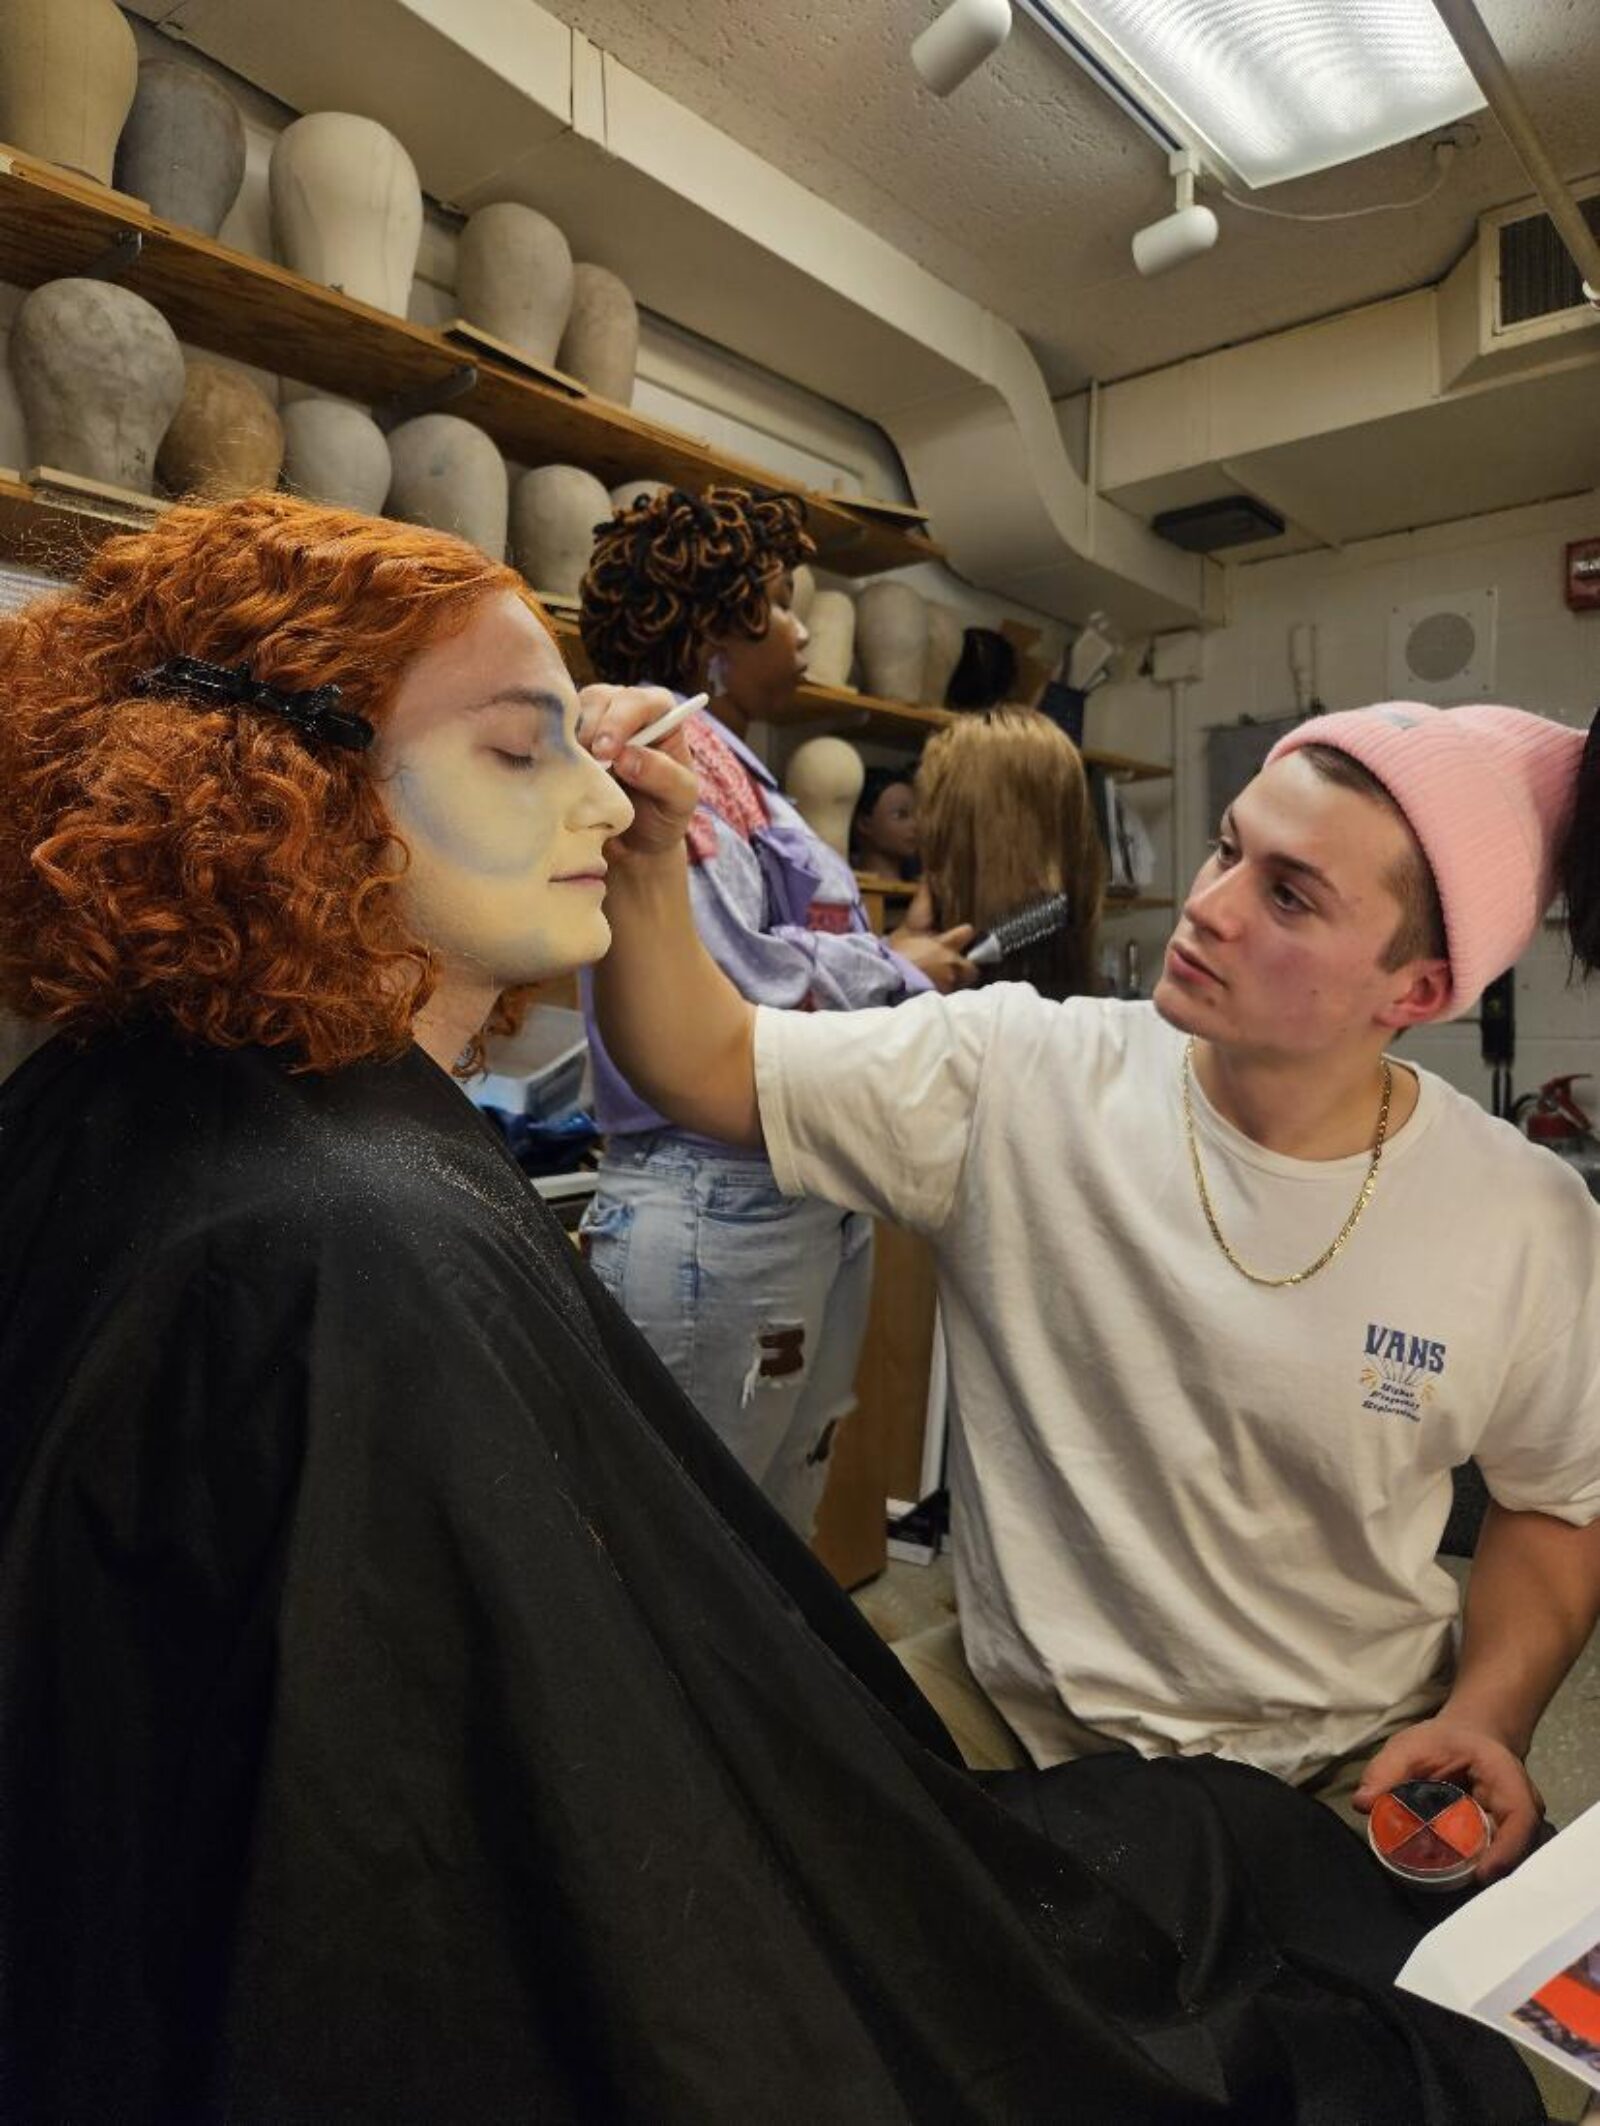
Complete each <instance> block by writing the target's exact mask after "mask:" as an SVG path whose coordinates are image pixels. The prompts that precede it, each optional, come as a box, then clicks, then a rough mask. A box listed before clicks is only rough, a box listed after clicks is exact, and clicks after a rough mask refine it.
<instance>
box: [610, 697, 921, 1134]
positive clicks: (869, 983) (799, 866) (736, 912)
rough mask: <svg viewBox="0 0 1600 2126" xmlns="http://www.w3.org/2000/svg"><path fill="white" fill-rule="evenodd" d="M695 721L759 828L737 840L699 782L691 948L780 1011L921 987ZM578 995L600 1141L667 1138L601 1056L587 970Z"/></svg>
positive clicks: (842, 881) (797, 831)
mask: <svg viewBox="0 0 1600 2126" xmlns="http://www.w3.org/2000/svg"><path fill="white" fill-rule="evenodd" d="M699 720H700V721H703V722H704V723H705V724H707V725H709V727H710V731H711V733H712V734H714V736H715V737H716V738H717V739H718V740H720V741H721V743H722V744H723V745H724V746H725V747H726V748H727V749H728V751H729V752H730V753H732V754H733V756H734V758H735V760H736V761H737V763H738V765H739V766H740V767H741V768H742V769H743V770H744V771H745V772H746V774H748V775H749V777H750V778H751V780H752V781H753V782H754V783H755V784H756V785H757V786H758V787H759V790H760V795H761V806H762V809H763V810H764V811H765V813H766V816H767V824H766V825H765V826H757V827H756V828H754V829H753V831H751V833H750V835H749V838H748V840H747V839H746V838H745V836H744V835H743V834H742V833H740V832H739V830H738V829H737V828H736V827H734V826H732V825H730V824H729V822H728V820H727V819H726V818H724V817H723V815H722V814H721V813H720V812H718V811H717V810H716V809H715V807H714V805H713V804H711V803H710V802H708V801H707V797H706V794H705V783H704V779H702V785H701V791H702V794H701V803H700V807H699V812H698V814H697V825H698V832H697V833H696V834H695V835H694V837H693V839H694V842H695V844H696V846H697V847H699V848H701V849H704V850H706V851H707V853H706V854H704V855H702V856H701V857H700V858H699V860H698V861H692V862H691V863H690V866H689V899H690V903H691V905H692V907H693V909H694V920H695V928H696V929H697V930H698V931H699V933H700V939H701V942H702V943H703V944H704V946H705V948H706V950H707V951H708V952H709V953H710V955H711V957H712V958H713V959H714V960H715V961H716V963H717V965H718V966H719V967H720V968H721V969H722V971H723V973H724V974H725V975H726V976H727V977H728V979H729V981H731V982H732V983H733V985H734V987H735V988H736V989H737V990H738V991H739V993H740V995H741V996H744V997H748V998H749V1000H750V1002H751V1003H752V1004H774V1005H777V1006H779V1007H780V1008H782V1009H786V1010H790V1011H859V1010H861V1009H862V1008H863V1006H865V1005H869V1004H899V1003H901V1002H903V1000H904V999H905V998H906V997H909V996H915V995H916V994H918V993H919V992H920V991H922V990H924V989H927V988H929V987H931V984H930V983H929V981H928V978H927V976H926V975H924V974H922V973H920V972H919V971H918V970H917V969H916V968H915V967H913V966H912V965H911V963H910V961H909V960H904V959H902V958H901V957H900V955H899V953H897V952H894V951H891V949H890V948H889V946H887V945H886V944H885V943H884V941H883V940H882V938H880V937H878V936H876V935H875V934H874V932H873V930H872V928H871V926H870V925H869V923H868V922H867V916H866V910H865V909H864V908H863V907H862V905H861V895H860V894H859V893H858V892H857V890H856V882H855V876H854V874H853V873H852V871H851V869H850V866H849V865H848V864H847V863H846V862H845V861H844V859H843V857H841V856H840V855H839V854H838V853H837V851H835V850H833V849H830V848H829V847H828V844H827V843H826V842H825V841H823V840H821V839H820V837H819V836H817V835H815V834H813V833H812V831H811V829H810V828H809V827H808V826H807V825H806V823H805V821H804V820H803V819H802V818H801V817H800V815H799V813H798V812H797V811H796V810H795V809H794V807H793V805H791V804H790V803H789V800H788V799H787V798H786V797H785V796H784V795H783V792H782V791H781V790H780V789H779V788H778V785H777V782H776V780H775V778H774V776H773V774H772V771H771V769H770V768H769V767H768V766H767V764H766V762H765V761H762V760H758V759H757V758H756V756H755V754H754V753H752V752H751V751H750V749H749V747H748V746H746V745H744V744H743V743H742V742H741V740H739V739H737V738H736V737H735V736H734V735H733V733H732V732H731V731H729V730H727V729H726V728H725V727H724V726H723V725H722V724H720V723H719V722H718V721H717V719H716V718H715V717H714V716H710V715H707V714H706V712H705V711H704V710H702V711H701V712H700V718H699ZM582 993H583V1012H584V1021H585V1025H586V1027H587V1030H588V1035H589V1051H590V1054H591V1056H592V1058H593V1061H594V1090H595V1113H596V1120H597V1121H598V1122H599V1124H600V1127H601V1129H602V1130H603V1131H604V1132H605V1134H606V1135H607V1136H608V1137H617V1136H627V1135H630V1134H637V1133H638V1132H640V1131H643V1130H660V1129H670V1128H671V1127H672V1125H671V1124H670V1123H669V1122H668V1121H667V1118H666V1117H665V1115H661V1114H658V1113H657V1112H656V1110H655V1109H654V1108H653V1107H650V1106H649V1105H647V1103H646V1102H645V1101H643V1100H641V1099H640V1098H639V1095H638V1094H637V1093H636V1092H635V1091H634V1090H633V1088H632V1086H631V1085H629V1083H628V1081H627V1080H626V1079H625V1078H624V1077H623V1076H622V1074H621V1073H620V1071H618V1069H617V1068H616V1066H615V1064H614V1063H613V1062H612V1061H611V1058H610V1057H609V1056H608V1055H607V1054H606V1051H605V1044H604V1042H602V1040H601V1039H600V1034H599V1030H598V1028H597V1027H596V1025H595V1022H594V996H593V989H592V984H591V981H590V977H589V972H588V970H587V969H585V970H584V974H583V980H582Z"/></svg>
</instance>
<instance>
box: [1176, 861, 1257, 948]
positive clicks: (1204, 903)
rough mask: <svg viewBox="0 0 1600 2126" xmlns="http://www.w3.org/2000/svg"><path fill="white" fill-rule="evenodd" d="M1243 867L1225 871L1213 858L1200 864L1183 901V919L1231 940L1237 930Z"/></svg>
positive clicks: (1197, 928)
mask: <svg viewBox="0 0 1600 2126" xmlns="http://www.w3.org/2000/svg"><path fill="white" fill-rule="evenodd" d="M1243 871H1244V866H1243V864H1235V865H1234V866H1233V868H1232V869H1231V870H1228V871H1224V870H1223V869H1222V868H1221V867H1220V866H1219V865H1218V863H1217V862H1216V860H1215V858H1213V859H1212V860H1211V861H1210V862H1208V863H1205V864H1202V865H1201V867H1200V869H1199V871H1198V872H1197V873H1196V874H1195V881H1194V884H1193V885H1192V886H1191V887H1190V888H1189V891H1188V893H1187V895H1186V896H1185V898H1184V903H1183V914H1184V920H1185V921H1186V922H1188V923H1190V924H1192V925H1193V927H1194V928H1195V929H1196V930H1207V931H1210V932H1211V934H1212V935H1213V936H1214V937H1231V936H1233V935H1234V934H1235V933H1236V932H1237V930H1238V928H1239V919H1240V914H1241V911H1242V908H1243V902H1242V899H1241V892H1242V884H1243V881H1242V874H1243Z"/></svg>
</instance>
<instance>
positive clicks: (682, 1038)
mask: <svg viewBox="0 0 1600 2126" xmlns="http://www.w3.org/2000/svg"><path fill="white" fill-rule="evenodd" d="M686 873H687V865H686V862H685V858H684V853H683V850H682V849H681V847H680V848H678V849H675V850H673V851H671V852H669V853H668V854H665V855H661V856H652V857H637V858H634V859H632V860H630V861H628V862H625V863H623V864H620V865H618V866H617V867H616V868H615V869H614V870H613V872H612V876H611V881H610V884H609V885H608V888H607V891H606V914H607V917H608V918H609V920H610V923H611V950H610V951H609V952H608V953H607V955H606V957H605V958H604V959H603V960H602V961H601V962H600V963H599V965H598V966H597V967H596V968H595V971H594V1005H595V1017H596V1020H597V1022H598V1024H599V1028H600V1035H601V1039H602V1040H603V1041H604V1042H605V1044H606V1049H607V1052H608V1053H609V1054H610V1056H611V1059H612V1061H613V1062H614V1063H615V1064H616V1066H617V1068H618V1069H619V1070H620V1071H621V1072H622V1074H623V1076H624V1077H625V1078H626V1079H627V1080H628V1082H629V1084H630V1085H632V1086H633V1087H634V1088H635V1090H636V1091H637V1092H638V1093H640V1094H641V1096H642V1097H643V1098H644V1099H646V1100H648V1101H649V1102H650V1104H651V1106H653V1107H656V1108H659V1109H660V1111H661V1113H662V1114H664V1115H667V1116H669V1117H670V1118H671V1119H672V1120H673V1121H674V1122H675V1123H677V1124H678V1125H679V1127H680V1128H683V1129H692V1130H697V1131H699V1132H700V1133H701V1134H702V1135H704V1136H708V1137H718V1138H721V1139H722V1140H724V1141H725V1142H727V1143H730V1144H747V1145H759V1144H760V1143H761V1118H760V1113H759V1110H758V1108H757V1106H756V1088H755V1010H754V1007H753V1006H752V1005H751V1004H749V1003H748V1002H747V1001H746V1000H745V998H743V997H742V996H740V994H739V992H738V990H737V989H735V988H734V986H733V984H732V983H731V982H730V981H729V980H728V978H727V976H726V975H725V974H724V973H723V972H722V970H721V969H720V968H719V967H718V966H717V965H716V963H715V961H714V960H713V959H712V958H711V956H710V954H709V953H708V952H707V951H706V949H705V947H704V946H703V945H702V944H701V942H700V939H699V936H698V935H697V933H696V931H695V926H694V918H693V916H692V914H691V912H690V907H689V890H688V880H687V876H686Z"/></svg>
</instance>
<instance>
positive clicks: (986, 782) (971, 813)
mask: <svg viewBox="0 0 1600 2126" xmlns="http://www.w3.org/2000/svg"><path fill="white" fill-rule="evenodd" d="M916 795H917V832H918V836H919V839H920V841H921V846H922V864H923V877H924V879H925V881H926V884H927V888H928V892H929V895H930V897H931V899H932V902H933V921H934V925H935V927H936V928H938V929H945V928H948V927H949V926H950V925H951V924H953V923H972V924H974V925H975V926H976V928H977V930H978V931H979V932H980V934H981V933H982V932H983V931H985V930H988V929H989V928H991V927H992V925H994V924H995V923H997V922H999V921H1000V920H1001V918H1002V917H1004V916H1007V915H1012V914H1014V913H1015V912H1016V911H1017V910H1018V909H1019V908H1022V907H1025V906H1026V905H1027V903H1028V902H1029V901H1034V900H1037V899H1039V897H1040V896H1041V895H1043V894H1047V893H1065V894H1066V896H1067V899H1068V902H1069V904H1070V908H1071V917H1070V921H1069V923H1068V926H1067V928H1066V929H1065V930H1062V931H1060V932H1058V933H1057V934H1056V935H1055V936H1054V937H1051V938H1047V939H1045V940H1044V941H1043V942H1042V943H1040V944H1037V945H1033V946H1030V947H1028V948H1027V949H1026V950H1025V951H1023V952H1019V953H1016V954H1014V955H1013V956H1011V957H1010V958H1008V959H1007V960H1005V961H1004V962H1003V963H1002V965H1001V966H1000V967H999V968H997V969H995V970H994V975H993V978H994V979H995V980H998V981H1007V982H1031V983H1032V984H1033V985H1034V987H1035V988H1036V989H1037V990H1038V991H1039V992H1040V994H1041V995H1043V996H1051V997H1058V998H1059V997H1069V996H1083V995H1087V994H1088V993H1089V992H1090V991H1091V990H1092V989H1093V987H1094V953H1095V931H1096V928H1097V926H1098V923H1099V919H1100V903H1101V897H1102V894H1103V892H1104V888H1105V858H1104V855H1103V853H1102V851H1101V847H1100V842H1099V838H1098V836H1097V835H1096V833H1095V829H1094V821H1093V818H1092V816H1091V812H1090V806H1089V787H1088V782H1087V779H1086V777H1085V775H1084V771H1083V762H1082V760H1081V759H1080V757H1079V754H1078V749H1077V747H1076V746H1074V745H1073V743H1072V741H1071V739H1070V738H1068V737H1067V736H1066V734H1065V733H1064V732H1063V731H1061V730H1060V729H1059V728H1058V727H1057V726H1056V725H1055V724H1053V723H1052V722H1051V721H1050V719H1049V717H1047V716H1042V715H1040V714H1039V712H1038V710H1036V709H1025V708H1020V707H1006V708H999V709H991V710H987V711H985V712H984V713H983V714H981V715H972V716H964V717H962V718H961V719H960V720H959V721H958V722H956V723H954V724H952V725H950V726H949V727H948V728H947V729H945V730H943V731H941V732H940V733H939V734H938V736H937V737H935V738H933V739H931V740H930V741H929V743H928V745H927V746H926V747H925V748H924V749H923V754H922V760H921V762H920V764H919V766H918V768H917V781H916Z"/></svg>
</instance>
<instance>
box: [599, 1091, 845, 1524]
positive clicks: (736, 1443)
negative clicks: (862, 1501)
mask: <svg viewBox="0 0 1600 2126" xmlns="http://www.w3.org/2000/svg"><path fill="white" fill-rule="evenodd" d="M580 1230H581V1234H582V1243H583V1247H584V1250H585V1253H586V1254H587V1255H588V1258H589V1263H590V1266H591V1268H592V1269H593V1270H594V1272H595V1274H596V1276H597V1277H598V1278H599V1279H600V1281H601V1283H602V1284H603V1285H604V1286H605V1287H606V1289H607V1290H608V1291H609V1292H610V1293H611V1295H612V1297H613V1298H614V1299H615V1300H616V1301H617V1302H618V1304H619V1305H620V1306H621V1308H622V1310H623V1312H624V1313H625V1314H627V1315H628V1316H629V1317H630V1318H631V1319H632V1320H633V1321H634V1322H635V1323H636V1324H637V1325H638V1327H639V1328H640V1329H641V1330H642V1331H643V1332H644V1335H645V1337H646V1339H647V1340H648V1341H649V1343H650V1344H651V1345H652V1346H653V1348H654V1349H655V1351H656V1352H657V1354H658V1355H659V1357H660V1358H661V1360H662V1362H663V1364H664V1365H665V1366H666V1367H667V1369H668V1371H669V1372H670V1373H671V1374H672V1375H673V1377H674V1378H675V1379H676V1380H677V1382H678V1384H679V1386H680V1387H681V1388H682V1389H683V1391H684V1393H685V1394H686V1395H687V1396H688V1398H689V1400H690V1401H691V1402H692V1403H693V1404H694V1405H695V1406H696V1408H697V1409H698V1410H699V1411H700V1414H701V1415H702V1416H703V1417H704V1418H705V1419H706V1421H707V1423H708V1424H709V1425H710V1426H711V1427H712V1429H713V1431H714V1432H716V1434H717V1435H718V1437H719V1438H720V1439H721V1440H722V1442H723V1444H724V1445H725V1446H726V1447H727V1448H728V1449H729V1450H730V1451H731V1452H732V1453H733V1454H734V1456H735V1457H736V1458H737V1459H738V1461H739V1462H740V1464H741V1465H742V1467H743V1468H744V1469H745V1470H746V1471H747V1472H748V1474H749V1475H750V1476H752V1477H753V1478H754V1479H755V1481H756V1482H757V1483H758V1484H759V1485H760V1486H761V1488H762V1490H763V1491H764V1492H765V1493H766V1494H767V1497H768V1498H769V1499H771V1501H772V1503H773V1504H774V1505H775V1506H776V1507H777V1509H778V1511H779V1512H780V1513H781V1514H782V1515H783V1516H784V1518H785V1520H787V1521H788V1522H789V1524H790V1526H791V1527H793V1528H795V1529H797V1530H798V1531H799V1533H800V1534H801V1535H803V1536H806V1537H809V1536H810V1534H811V1531H812V1526H813V1523H814V1522H815V1520H816V1515H817V1507H818V1504H819V1502H820V1501H821V1498H822V1487H823V1484H824V1483H825V1481H826V1479H827V1474H828V1466H827V1463H828V1451H829V1448H830V1447H831V1445H832V1443H833V1433H834V1427H835V1426H836V1425H838V1424H840V1423H842V1421H843V1420H844V1419H845V1418H846V1417H848V1416H849V1414H850V1412H851V1410H852V1409H853V1408H854V1407H855V1374H856V1360H857V1358H858V1357H859V1355H860V1351H861V1339H862V1335H863V1334H864V1332H865V1330H866V1325H867V1304H868V1300H869V1298H870V1296H871V1287H872V1224H871V1221H870V1220H869V1219H867V1218H864V1217H863V1216H862V1215H861V1214H860V1213H859V1212H855V1211H842V1210H840V1209H839V1207H838V1205H837V1204H832V1203H822V1202H819V1201H816V1200H814V1199H812V1198H809V1197H807V1198H800V1199H796V1198H793V1197H788V1196H783V1195H780V1194H779V1191H778V1184H777V1182H776V1181H774V1179H773V1178H772V1169H771V1167H770V1166H769V1165H768V1164H767V1162H766V1160H765V1159H761V1158H756V1157H752V1155H751V1154H750V1153H748V1152H740V1151H732V1150H730V1151H726V1152H724V1151H722V1150H720V1149H715V1148H712V1147H710V1146H708V1145H705V1144H703V1143H699V1142H691V1141H688V1140H686V1139H684V1138H682V1137H680V1136H677V1135H675V1134H674V1133H672V1132H670V1131H665V1130H661V1131H655V1132H652V1133H651V1134H649V1135H647V1136H640V1137H623V1138H618V1139H614V1140H613V1142H612V1144H611V1145H610V1146H609V1147H608V1149H607V1152H606V1156H605V1158H604V1159H603V1161H602V1162H601V1166H600V1179H599V1186H598V1188H597V1189H596V1192H595V1196H594V1200H593V1202H592V1203H591V1204H590V1206H589V1209H588V1210H587V1211H586V1212H585V1214H584V1218H583V1224H582V1227H581V1229H580Z"/></svg>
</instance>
